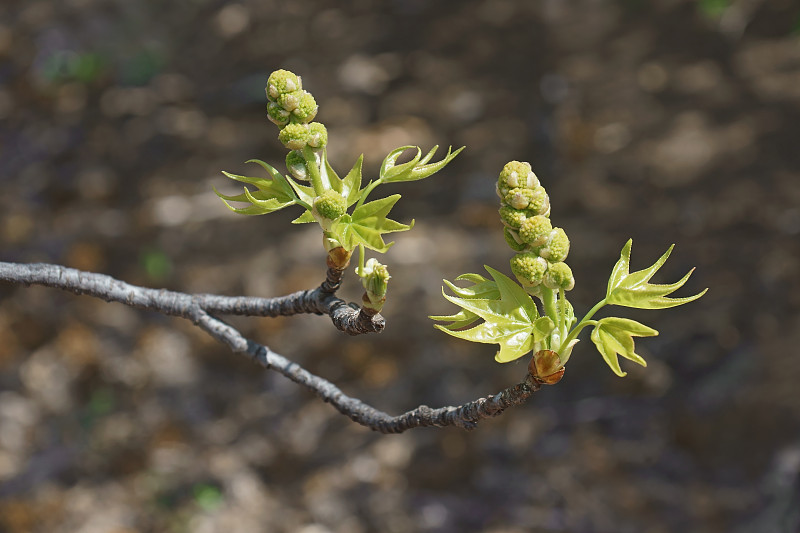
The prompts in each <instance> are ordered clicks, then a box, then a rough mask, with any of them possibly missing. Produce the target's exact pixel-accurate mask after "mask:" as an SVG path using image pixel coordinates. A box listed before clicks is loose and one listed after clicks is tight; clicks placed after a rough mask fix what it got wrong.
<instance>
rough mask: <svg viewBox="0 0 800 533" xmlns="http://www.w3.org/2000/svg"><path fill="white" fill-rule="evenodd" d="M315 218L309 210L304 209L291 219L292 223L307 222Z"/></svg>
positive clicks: (314, 220)
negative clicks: (300, 213)
mask: <svg viewBox="0 0 800 533" xmlns="http://www.w3.org/2000/svg"><path fill="white" fill-rule="evenodd" d="M316 221H317V219H315V218H314V215H312V214H311V211H308V210H306V211H304V212H303V214H302V215H300V216H299V217H297V218H296V219H294V220H292V224H308V223H309V222H316Z"/></svg>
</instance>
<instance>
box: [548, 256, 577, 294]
mask: <svg viewBox="0 0 800 533" xmlns="http://www.w3.org/2000/svg"><path fill="white" fill-rule="evenodd" d="M543 283H544V286H545V287H547V288H548V289H564V290H565V291H571V290H572V289H573V287H575V277H574V276H573V275H572V269H571V268H569V265H568V264H566V263H562V262H559V263H552V264H551V265H550V267H549V268H548V269H547V273H546V274H545V275H544V280H543Z"/></svg>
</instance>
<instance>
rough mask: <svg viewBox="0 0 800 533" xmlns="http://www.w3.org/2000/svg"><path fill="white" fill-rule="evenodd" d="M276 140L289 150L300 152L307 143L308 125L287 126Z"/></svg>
mask: <svg viewBox="0 0 800 533" xmlns="http://www.w3.org/2000/svg"><path fill="white" fill-rule="evenodd" d="M278 140H280V141H281V142H282V143H283V145H284V146H285V147H286V148H288V149H289V150H302V149H303V147H304V146H305V145H306V144H307V143H308V125H306V124H287V125H286V127H284V128H283V129H282V130H281V132H280V133H279V134H278Z"/></svg>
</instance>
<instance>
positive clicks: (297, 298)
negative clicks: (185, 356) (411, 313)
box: [0, 262, 540, 433]
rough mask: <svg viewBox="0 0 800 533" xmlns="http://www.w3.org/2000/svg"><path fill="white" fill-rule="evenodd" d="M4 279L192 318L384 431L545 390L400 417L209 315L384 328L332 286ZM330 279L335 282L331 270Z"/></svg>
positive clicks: (465, 415)
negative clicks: (232, 291)
mask: <svg viewBox="0 0 800 533" xmlns="http://www.w3.org/2000/svg"><path fill="white" fill-rule="evenodd" d="M0 280H5V281H9V282H12V283H17V284H22V285H26V286H27V285H31V284H36V285H44V286H47V287H53V288H58V289H63V290H68V291H72V292H74V293H76V294H89V295H92V296H95V297H98V298H101V299H103V300H105V301H108V302H112V301H113V302H119V303H123V304H125V305H129V306H132V307H138V308H141V309H148V310H152V311H157V312H159V313H162V314H166V315H172V316H180V317H183V318H186V319H189V320H191V321H192V322H193V323H194V324H196V325H197V326H199V327H200V328H202V329H203V330H204V331H206V332H207V333H208V334H209V335H211V336H212V337H214V338H215V339H217V340H219V341H221V342H223V343H225V344H227V345H228V347H230V349H231V350H232V351H234V352H236V353H239V354H242V355H246V356H248V357H249V358H251V359H253V360H254V361H256V362H257V363H259V364H260V365H261V366H263V367H265V368H267V369H270V370H274V371H276V372H279V373H280V374H282V375H284V376H286V377H287V378H289V379H290V380H292V381H294V382H295V383H298V384H300V385H302V386H304V387H306V388H307V389H309V390H311V391H313V392H314V393H315V394H317V395H318V396H319V397H320V398H321V399H322V400H323V401H325V402H328V403H330V404H331V405H333V407H335V408H336V410H338V411H339V412H340V413H342V414H344V415H346V416H348V417H349V418H350V419H352V420H354V421H355V422H358V423H359V424H361V425H363V426H366V427H368V428H370V429H372V430H374V431H379V432H381V433H402V432H403V431H406V430H408V429H412V428H416V427H431V426H434V427H444V426H457V427H460V428H463V429H473V428H475V427H476V426H477V423H478V422H479V421H480V420H483V419H485V418H491V417H495V416H498V415H500V414H502V413H503V411H505V410H506V409H508V408H509V407H513V406H516V405H520V404H522V403H524V402H525V401H527V400H528V398H530V397H531V395H532V394H533V393H534V392H536V391H538V390H539V387H540V385H539V384H538V383H537V382H535V380H533V378H531V377H530V376H527V377H526V379H525V381H523V382H522V383H519V384H517V385H514V386H512V387H509V388H507V389H504V390H502V391H501V392H499V393H497V394H495V395H491V396H488V397H486V398H479V399H477V400H474V401H471V402H467V403H465V404H463V405H460V406H455V407H453V406H448V407H440V408H438V409H432V408H430V407H428V406H426V405H420V406H419V407H417V408H416V409H413V410H411V411H408V412H406V413H404V414H402V415H399V416H391V415H389V414H387V413H384V412H383V411H380V410H378V409H375V408H374V407H372V406H370V405H367V404H365V403H364V402H362V401H361V400H359V399H357V398H352V397H350V396H347V395H346V394H345V393H343V392H342V391H341V389H339V388H338V387H337V386H336V385H334V384H333V383H331V382H330V381H327V380H326V379H323V378H321V377H319V376H316V375H314V374H312V373H310V372H309V371H307V370H305V369H304V368H303V367H301V366H300V365H298V364H297V363H294V362H292V361H290V360H289V359H287V358H285V357H284V356H282V355H280V354H277V353H275V352H273V351H272V350H270V349H269V348H268V347H266V346H264V345H262V344H258V343H256V342H253V341H251V340H249V339H246V338H245V337H244V336H243V335H242V334H241V333H240V332H239V331H238V330H237V329H236V328H234V327H232V326H230V325H229V324H226V323H225V322H223V321H222V320H220V319H218V318H216V317H214V316H212V315H211V314H210V313H224V314H236V315H251V316H278V315H293V314H299V313H316V314H328V315H330V317H331V319H332V320H333V322H334V324H336V326H337V327H338V328H339V329H341V330H342V331H345V332H347V333H350V334H353V335H355V334H358V333H367V332H370V331H380V330H382V329H383V326H384V320H383V318H382V317H381V316H380V315H375V316H373V317H369V316H368V315H367V314H366V313H364V312H363V311H359V310H358V308H357V307H356V308H353V307H351V306H350V305H348V304H347V303H346V302H344V301H343V300H341V299H339V298H337V297H335V296H334V295H333V293H332V292H329V291H330V290H331V286H330V285H329V286H328V287H326V288H327V290H321V289H322V288H318V289H315V290H312V291H299V292H296V293H293V294H290V295H288V296H283V297H280V298H248V297H228V296H218V295H213V294H198V295H191V294H185V293H180V292H174V291H167V290H163V289H162V290H156V289H148V288H144V287H138V286H135V285H131V284H128V283H125V282H123V281H120V280H117V279H115V278H112V277H110V276H106V275H104V274H97V273H92V272H82V271H80V270H75V269H72V268H67V267H63V266H59V265H48V264H20V263H3V262H0ZM326 281H331V273H330V272H329V275H328V280H326ZM337 288H338V287H337Z"/></svg>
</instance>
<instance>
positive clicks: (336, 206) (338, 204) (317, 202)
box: [314, 189, 347, 220]
mask: <svg viewBox="0 0 800 533" xmlns="http://www.w3.org/2000/svg"><path fill="white" fill-rule="evenodd" d="M314 211H316V212H317V213H318V214H319V215H320V216H321V217H322V218H327V219H328V220H336V219H337V218H339V217H340V216H342V215H344V214H345V212H346V211H347V200H345V199H344V198H343V197H342V195H341V194H339V193H338V192H336V191H334V190H332V189H328V190H327V191H324V192H323V193H322V194H320V195H319V196H317V197H316V198H315V199H314Z"/></svg>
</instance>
